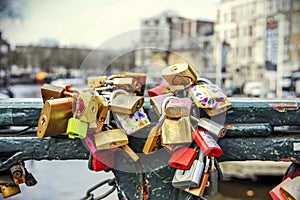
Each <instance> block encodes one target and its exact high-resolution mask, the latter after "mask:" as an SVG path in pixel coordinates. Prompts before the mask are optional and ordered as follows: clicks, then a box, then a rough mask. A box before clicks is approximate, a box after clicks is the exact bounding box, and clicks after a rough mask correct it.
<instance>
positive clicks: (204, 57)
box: [136, 11, 215, 79]
mask: <svg viewBox="0 0 300 200" xmlns="http://www.w3.org/2000/svg"><path fill="white" fill-rule="evenodd" d="M141 28H142V29H141V37H140V38H141V39H140V43H139V45H138V46H139V49H140V50H139V51H137V56H136V65H137V66H139V65H151V64H153V65H160V66H166V65H171V64H174V63H179V62H190V63H192V64H193V65H194V66H195V67H196V68H197V69H198V71H201V75H205V76H210V77H208V78H211V79H214V78H215V68H214V67H213V61H211V60H209V58H210V57H211V56H212V55H213V36H212V35H213V33H214V23H213V22H211V21H207V20H198V19H188V18H185V17H182V16H180V15H178V14H177V13H175V12H173V11H165V12H163V13H161V14H160V15H157V16H154V17H150V18H146V19H143V20H142V22H141Z"/></svg>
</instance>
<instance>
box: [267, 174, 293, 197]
mask: <svg viewBox="0 0 300 200" xmlns="http://www.w3.org/2000/svg"><path fill="white" fill-rule="evenodd" d="M290 180H292V179H291V178H290V177H288V178H286V179H285V180H284V181H282V182H281V183H280V184H279V185H277V186H276V187H274V188H273V189H272V190H270V191H269V194H270V196H271V197H272V199H273V200H285V198H284V196H282V194H281V193H280V188H281V186H282V185H284V184H285V183H286V182H288V181H290Z"/></svg>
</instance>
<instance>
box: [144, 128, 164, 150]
mask: <svg viewBox="0 0 300 200" xmlns="http://www.w3.org/2000/svg"><path fill="white" fill-rule="evenodd" d="M161 132H162V131H161V128H158V127H156V126H154V127H153V128H152V129H151V130H150V133H149V135H148V137H147V140H146V142H145V145H144V148H143V153H144V154H150V153H152V152H154V151H156V150H158V149H159V147H160V146H161Z"/></svg>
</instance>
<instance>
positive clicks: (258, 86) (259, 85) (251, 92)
mask: <svg viewBox="0 0 300 200" xmlns="http://www.w3.org/2000/svg"><path fill="white" fill-rule="evenodd" d="M243 92H244V94H245V95H246V96H248V97H265V96H266V94H267V89H266V88H265V84H264V83H263V82H255V81H251V82H247V83H245V85H244V90H243Z"/></svg>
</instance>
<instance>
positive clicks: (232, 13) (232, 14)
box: [231, 10, 235, 22]
mask: <svg viewBox="0 0 300 200" xmlns="http://www.w3.org/2000/svg"><path fill="white" fill-rule="evenodd" d="M231 22H235V11H234V10H232V11H231Z"/></svg>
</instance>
